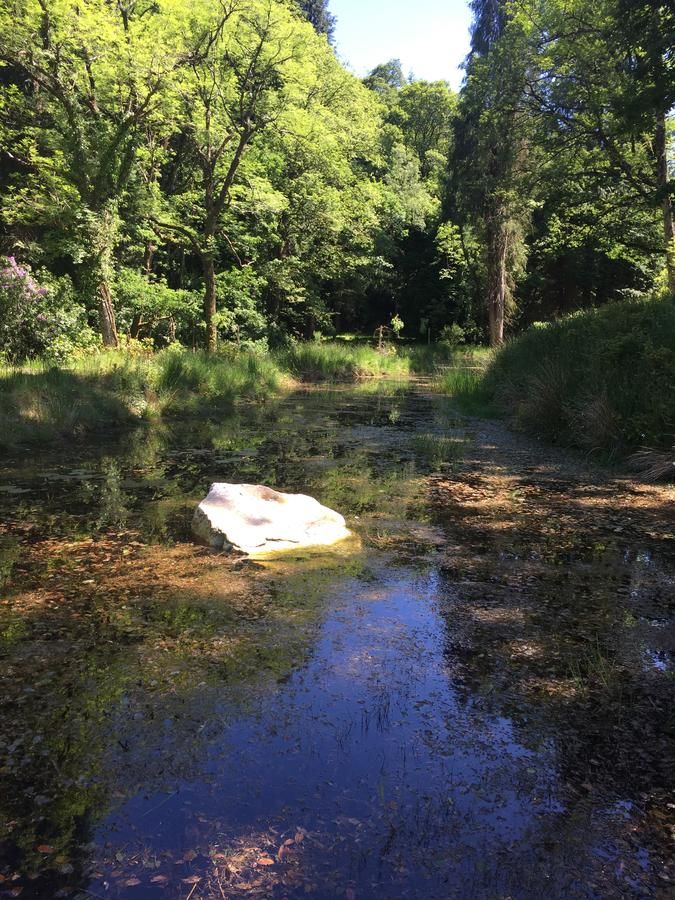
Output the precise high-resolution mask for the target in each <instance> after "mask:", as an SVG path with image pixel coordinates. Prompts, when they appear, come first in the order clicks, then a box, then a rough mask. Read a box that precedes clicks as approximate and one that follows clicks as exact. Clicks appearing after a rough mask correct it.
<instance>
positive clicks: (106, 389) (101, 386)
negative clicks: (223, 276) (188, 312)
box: [0, 351, 283, 449]
mask: <svg viewBox="0 0 675 900" xmlns="http://www.w3.org/2000/svg"><path fill="white" fill-rule="evenodd" d="M282 381H283V373H282V372H281V371H280V369H279V367H278V366H277V364H276V363H275V362H274V360H272V359H270V358H269V357H263V356H259V355H255V354H249V353H239V354H236V355H218V356H214V357H209V356H206V355H204V354H198V353H197V354H193V353H189V354H188V353H176V352H171V351H165V352H162V353H157V354H155V355H129V354H124V353H119V352H116V353H100V354H95V355H93V356H90V357H88V358H86V359H79V360H76V361H74V362H72V363H71V364H70V365H69V366H67V367H54V366H45V365H44V364H32V365H29V366H24V367H22V368H21V369H10V368H4V369H0V448H5V449H8V448H11V447H14V446H18V445H21V444H25V443H36V444H41V443H48V442H50V441H52V440H55V439H57V438H59V437H62V438H66V437H73V436H75V437H77V436H84V435H86V434H91V433H96V432H105V431H111V430H115V429H117V428H119V427H124V426H128V425H132V424H134V423H137V422H141V421H144V420H153V419H158V418H161V417H162V416H171V415H174V416H175V415H185V414H195V413H200V414H205V415H207V414H208V413H209V412H214V411H218V410H222V409H223V408H228V407H231V406H232V404H233V403H234V402H235V400H236V399H238V398H242V397H260V396H264V395H266V394H269V393H272V392H274V391H276V390H278V388H279V387H280V385H281V383H282Z"/></svg>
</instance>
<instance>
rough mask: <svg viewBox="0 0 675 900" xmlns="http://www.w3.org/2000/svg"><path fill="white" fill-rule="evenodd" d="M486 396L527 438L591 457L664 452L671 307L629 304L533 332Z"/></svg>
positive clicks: (673, 417) (674, 406) (508, 355)
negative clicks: (638, 450)
mask: <svg viewBox="0 0 675 900" xmlns="http://www.w3.org/2000/svg"><path fill="white" fill-rule="evenodd" d="M484 384H485V388H486V389H487V390H488V392H489V393H490V395H491V396H492V397H493V398H494V400H495V403H496V404H497V406H498V407H500V408H501V409H502V410H503V411H504V412H506V413H507V414H508V415H511V416H512V417H513V418H514V419H515V420H516V422H517V423H518V424H519V425H520V426H522V427H523V428H524V429H526V430H528V431H530V432H533V433H536V434H538V435H541V436H543V437H546V438H548V439H550V440H554V441H560V442H564V443H567V444H572V445H576V446H579V447H584V448H587V449H590V450H604V451H621V452H624V451H627V450H630V449H631V448H635V447H638V446H642V445H650V446H655V447H658V446H668V445H670V444H672V443H673V435H674V434H675V390H674V387H673V386H674V385H675V300H674V299H673V298H670V299H663V300H651V301H633V302H625V303H617V304H612V305H611V306H605V307H603V308H601V309H598V310H588V311H584V312H580V313H576V314H575V315H572V316H569V317H567V318H565V319H561V320H559V321H557V322H553V323H550V324H547V325H544V326H541V325H538V326H537V327H533V328H531V329H530V330H529V331H527V332H525V334H523V335H521V336H520V337H519V338H517V339H516V340H514V341H512V342H510V343H508V344H507V345H506V346H505V347H504V348H503V349H502V350H501V351H500V352H499V353H498V354H497V356H496V357H495V359H494V362H493V363H492V365H491V366H490V368H489V370H488V372H487V374H486V378H485V383H484Z"/></svg>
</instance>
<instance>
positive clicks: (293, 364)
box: [276, 342, 410, 381]
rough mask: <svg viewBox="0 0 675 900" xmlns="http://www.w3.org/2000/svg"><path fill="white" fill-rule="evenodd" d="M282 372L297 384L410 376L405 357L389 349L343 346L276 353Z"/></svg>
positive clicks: (320, 345)
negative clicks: (299, 382) (385, 350)
mask: <svg viewBox="0 0 675 900" xmlns="http://www.w3.org/2000/svg"><path fill="white" fill-rule="evenodd" d="M276 360H277V362H278V363H279V365H280V366H281V368H282V369H284V370H286V371H288V372H289V373H290V374H291V375H292V376H293V377H295V378H298V379H300V380H301V381H358V380H359V379H362V378H374V377H389V378H403V377H406V376H407V375H409V373H410V361H409V359H408V357H407V356H406V355H404V354H401V353H399V352H397V351H396V349H395V348H390V350H389V351H388V352H385V353H381V352H379V351H378V350H377V349H376V348H375V347H369V346H365V345H359V344H351V345H350V344H345V343H335V344H329V343H318V342H316V343H307V344H296V345H294V346H293V347H290V348H288V349H287V350H283V351H280V352H279V353H278V354H277V355H276Z"/></svg>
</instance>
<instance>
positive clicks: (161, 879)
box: [150, 875, 169, 884]
mask: <svg viewBox="0 0 675 900" xmlns="http://www.w3.org/2000/svg"><path fill="white" fill-rule="evenodd" d="M168 880H169V878H168V876H167V875H153V876H152V878H151V879H150V881H151V882H152V884H166V883H167V881H168Z"/></svg>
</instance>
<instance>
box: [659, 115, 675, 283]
mask: <svg viewBox="0 0 675 900" xmlns="http://www.w3.org/2000/svg"><path fill="white" fill-rule="evenodd" d="M655 151H656V167H657V184H658V189H659V195H662V204H663V236H664V238H665V243H666V271H667V274H668V288H669V290H670V291H671V292H672V293H673V294H675V215H674V212H673V198H672V196H671V194H670V191H669V187H670V181H669V178H668V152H667V139H666V117H665V115H664V114H663V113H659V115H658V116H657V119H656V136H655Z"/></svg>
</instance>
